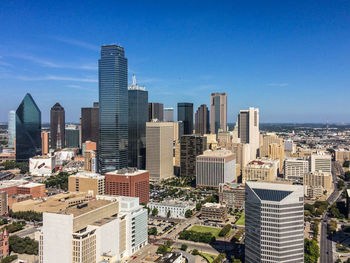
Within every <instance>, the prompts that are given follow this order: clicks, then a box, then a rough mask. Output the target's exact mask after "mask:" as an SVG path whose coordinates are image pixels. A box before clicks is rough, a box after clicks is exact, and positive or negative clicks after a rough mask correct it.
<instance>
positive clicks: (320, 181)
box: [303, 171, 333, 192]
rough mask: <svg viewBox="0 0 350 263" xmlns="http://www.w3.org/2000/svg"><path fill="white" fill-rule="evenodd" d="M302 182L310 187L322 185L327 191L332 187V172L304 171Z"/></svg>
mask: <svg viewBox="0 0 350 263" xmlns="http://www.w3.org/2000/svg"><path fill="white" fill-rule="evenodd" d="M303 183H304V185H307V186H312V187H314V186H322V188H323V189H324V190H326V191H327V192H330V191H331V190H332V189H333V184H332V174H330V173H323V172H320V171H316V172H309V173H306V174H304V178H303Z"/></svg>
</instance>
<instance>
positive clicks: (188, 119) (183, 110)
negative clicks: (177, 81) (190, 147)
mask: <svg viewBox="0 0 350 263" xmlns="http://www.w3.org/2000/svg"><path fill="white" fill-rule="evenodd" d="M177 120H178V121H182V122H183V124H184V134H192V133H193V103H188V102H179V103H178V104H177Z"/></svg>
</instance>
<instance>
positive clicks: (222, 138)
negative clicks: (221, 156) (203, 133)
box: [218, 131, 232, 146]
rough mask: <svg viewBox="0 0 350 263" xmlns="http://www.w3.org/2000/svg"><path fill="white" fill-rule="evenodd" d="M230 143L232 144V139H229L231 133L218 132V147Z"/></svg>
mask: <svg viewBox="0 0 350 263" xmlns="http://www.w3.org/2000/svg"><path fill="white" fill-rule="evenodd" d="M231 142H232V138H231V133H230V132H229V131H219V133H218V143H219V145H220V146H222V145H225V144H227V143H231Z"/></svg>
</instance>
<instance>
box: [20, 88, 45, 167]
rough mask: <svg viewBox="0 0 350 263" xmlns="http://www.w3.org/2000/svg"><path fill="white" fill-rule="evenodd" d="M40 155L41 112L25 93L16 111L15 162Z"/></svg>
mask: <svg viewBox="0 0 350 263" xmlns="http://www.w3.org/2000/svg"><path fill="white" fill-rule="evenodd" d="M40 154H41V112H40V110H39V108H38V106H37V105H36V103H35V101H34V100H33V98H32V96H31V95H30V94H29V93H27V94H26V96H25V97H24V99H23V100H22V102H21V104H20V105H19V106H18V108H17V110H16V161H28V160H29V158H31V157H33V156H36V155H40Z"/></svg>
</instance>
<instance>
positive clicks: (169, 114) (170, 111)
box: [164, 108, 174, 122]
mask: <svg viewBox="0 0 350 263" xmlns="http://www.w3.org/2000/svg"><path fill="white" fill-rule="evenodd" d="M164 121H170V122H172V121H174V108H164Z"/></svg>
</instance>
